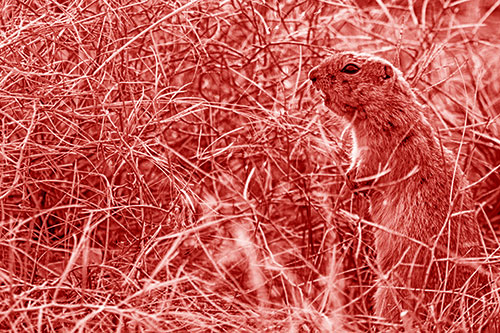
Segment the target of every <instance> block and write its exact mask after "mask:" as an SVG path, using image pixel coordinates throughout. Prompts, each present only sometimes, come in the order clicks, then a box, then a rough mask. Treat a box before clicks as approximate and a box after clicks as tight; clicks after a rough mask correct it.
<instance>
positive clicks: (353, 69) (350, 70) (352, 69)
mask: <svg viewBox="0 0 500 333" xmlns="http://www.w3.org/2000/svg"><path fill="white" fill-rule="evenodd" d="M358 71H359V67H358V65H355V64H347V65H345V66H344V68H342V70H341V72H342V73H347V74H356V73H357V72H358Z"/></svg>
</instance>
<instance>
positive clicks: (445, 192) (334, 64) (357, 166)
mask: <svg viewBox="0 0 500 333" xmlns="http://www.w3.org/2000/svg"><path fill="white" fill-rule="evenodd" d="M309 79H310V80H311V81H312V84H313V86H314V87H315V88H317V89H318V90H320V91H321V92H322V94H323V97H324V104H325V106H326V107H328V108H329V109H330V110H331V111H332V112H334V113H335V114H337V115H338V116H341V117H343V118H344V119H345V120H347V121H348V122H350V124H351V128H352V134H353V141H354V143H353V144H354V148H353V153H352V164H351V167H350V169H349V170H348V171H347V177H348V179H349V182H348V184H351V187H352V189H353V190H355V191H356V190H357V189H360V190H361V189H362V191H363V192H364V193H366V194H367V197H368V198H369V200H370V212H371V217H372V219H373V221H374V222H375V223H377V224H378V225H379V226H380V228H378V229H377V230H376V231H375V250H376V253H377V265H378V269H379V277H380V278H379V282H378V286H377V292H376V294H375V313H376V315H377V316H379V317H380V318H381V319H382V320H384V321H387V322H389V323H393V324H395V325H396V326H397V325H403V327H405V328H408V327H412V329H415V328H419V329H424V330H428V329H430V330H436V329H437V330H438V331H439V330H441V329H451V330H453V331H454V330H464V331H467V330H470V329H474V330H477V329H479V328H482V327H484V326H485V325H489V324H488V321H489V317H493V316H494V315H492V314H491V311H486V310H484V309H483V307H482V306H483V303H482V302H481V299H480V298H481V297H482V296H484V297H483V299H482V300H484V299H485V298H487V296H489V295H490V294H491V285H492V284H491V281H490V279H491V275H490V274H489V269H488V267H487V265H485V263H484V261H485V253H484V251H483V248H482V245H481V244H482V243H481V235H480V228H479V225H478V223H477V221H476V219H475V217H474V212H473V202H472V199H471V195H470V193H469V191H468V190H467V189H466V187H467V184H468V183H467V181H466V179H465V176H464V174H463V172H462V171H461V170H460V168H459V167H458V165H457V162H456V156H454V154H453V153H452V152H451V151H449V150H448V149H446V148H445V147H443V146H442V145H441V144H440V142H439V140H438V138H437V135H436V133H435V132H434V130H433V128H432V127H431V125H430V124H429V122H428V121H427V118H426V115H425V109H424V107H423V106H422V105H420V104H419V103H418V101H417V99H416V96H415V95H414V93H413V91H412V90H411V88H410V85H409V84H408V83H407V82H406V80H405V79H404V77H403V75H402V73H401V72H400V71H399V70H398V69H397V68H395V67H394V66H393V65H392V64H391V63H390V62H388V61H387V60H385V59H382V58H379V57H376V56H373V55H370V54H363V53H356V52H336V53H334V54H333V56H331V57H330V58H328V59H326V60H324V61H323V62H322V63H321V64H320V65H319V66H317V67H316V68H314V69H312V70H311V71H310V73H309ZM396 326H393V327H396ZM386 329H387V327H386Z"/></svg>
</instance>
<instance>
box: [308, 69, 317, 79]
mask: <svg viewBox="0 0 500 333" xmlns="http://www.w3.org/2000/svg"><path fill="white" fill-rule="evenodd" d="M317 72H318V71H317V70H316V68H313V69H311V70H310V71H309V74H308V75H307V76H308V77H309V80H311V81H312V83H314V82H316V80H317V79H318V74H317Z"/></svg>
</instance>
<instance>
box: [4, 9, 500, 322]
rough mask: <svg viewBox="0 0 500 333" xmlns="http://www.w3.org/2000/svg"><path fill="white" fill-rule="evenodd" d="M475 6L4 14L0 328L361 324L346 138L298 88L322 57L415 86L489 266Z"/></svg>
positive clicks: (497, 206) (495, 136)
mask: <svg viewBox="0 0 500 333" xmlns="http://www.w3.org/2000/svg"><path fill="white" fill-rule="evenodd" d="M429 3H430V4H429ZM480 3H481V4H482V7H477V8H476V7H474V5H473V4H468V3H460V2H455V3H454V2H452V1H444V0H442V1H435V2H429V1H413V2H412V1H393V2H391V1H367V2H366V4H363V5H361V1H348V0H346V1H339V2H338V3H337V2H331V1H324V2H321V1H318V2H313V1H305V2H293V1H283V2H281V1H280V2H267V3H265V2H262V1H255V0H242V1H156V0H151V1H135V0H132V1H128V0H123V1H122V0H119V1H83V0H74V1H60V2H58V1H53V0H47V1H45V0H30V1H23V2H19V3H18V2H17V1H9V0H7V1H3V2H2V6H3V7H2V8H0V16H1V17H0V25H1V29H0V73H1V75H0V112H1V113H0V114H1V118H0V119H1V122H0V128H1V133H2V142H1V143H0V152H1V154H0V166H1V169H0V170H1V180H0V208H1V218H0V295H1V296H0V329H2V330H6V331H13V332H59V331H69V332H73V331H92V330H94V331H103V332H119V331H123V332H128V331H137V332H143V331H144V332H154V331H169V332H170V331H171V332H182V331H186V332H208V331H214V332H226V331H229V332H231V331H237V332H263V331H269V332H280V331H281V332H335V331H338V332H341V331H367V330H369V329H370V328H372V327H373V326H374V325H375V323H376V322H377V319H376V318H374V317H373V315H372V313H373V312H372V309H371V307H372V300H371V297H372V294H373V288H374V278H375V275H374V274H375V272H376V267H374V262H373V255H374V254H373V250H372V248H371V233H370V228H371V227H370V224H369V223H368V224H367V223H365V222H363V221H359V220H358V219H357V211H358V210H359V209H363V207H360V205H363V203H362V202H358V201H357V200H355V199H353V198H352V197H351V195H350V193H348V191H346V190H345V189H344V187H343V184H344V180H343V179H344V178H343V175H342V170H345V165H346V163H348V162H347V153H346V150H348V145H349V142H348V141H349V140H348V138H345V137H344V136H342V135H341V129H342V126H341V125H340V124H339V123H338V120H337V119H335V118H332V117H331V116H330V115H329V113H328V111H327V110H326V109H325V107H324V106H323V105H322V103H321V100H320V96H316V95H315V94H312V93H311V91H310V90H309V85H308V83H307V80H306V78H307V72H308V71H309V69H310V68H311V67H312V66H313V65H316V64H317V63H318V62H319V61H320V60H321V59H322V58H323V57H324V56H325V55H326V54H327V53H328V50H329V49H332V48H336V49H344V50H347V49H349V50H359V51H372V52H376V53H377V54H379V55H382V56H385V57H386V58H388V59H389V60H391V61H393V62H394V63H396V64H398V66H399V67H401V69H402V70H403V72H404V73H405V75H406V76H407V77H408V78H409V80H410V81H411V82H412V84H413V85H414V86H415V87H416V88H418V89H419V91H418V94H419V96H420V98H421V99H422V101H425V102H426V103H427V105H428V106H429V112H431V113H432V118H433V120H434V123H435V125H436V127H438V128H439V130H440V133H441V134H442V140H443V142H444V143H445V144H446V145H447V146H449V147H451V148H453V149H454V150H455V151H456V152H460V154H461V165H462V167H463V168H464V170H466V172H467V174H468V176H469V179H470V180H471V184H472V185H471V186H472V189H473V191H474V194H475V198H476V201H477V213H478V217H479V218H480V220H481V223H482V225H483V227H484V231H485V232H484V236H485V241H486V243H487V244H488V246H489V247H490V248H491V251H492V253H493V256H496V258H498V253H497V252H493V251H494V250H495V249H496V250H498V248H499V246H500V243H499V241H498V238H497V237H499V233H500V187H499V184H500V119H499V114H500V99H499V97H498V96H499V92H500V79H499V76H500V74H499V73H500V61H499V60H500V57H499V46H500V43H499V42H498V37H499V36H498V29H497V28H496V27H497V26H498V23H499V22H500V13H499V11H498V10H496V9H495V8H496V7H498V6H499V5H500V3H499V2H498V1H497V2H495V1H480ZM472 9H473V10H472ZM493 258H494V257H493Z"/></svg>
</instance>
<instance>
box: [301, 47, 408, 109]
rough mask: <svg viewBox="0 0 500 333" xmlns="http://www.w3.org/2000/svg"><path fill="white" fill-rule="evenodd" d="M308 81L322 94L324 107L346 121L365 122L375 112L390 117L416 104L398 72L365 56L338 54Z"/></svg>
mask: <svg viewBox="0 0 500 333" xmlns="http://www.w3.org/2000/svg"><path fill="white" fill-rule="evenodd" d="M309 79H310V80H311V81H312V83H313V86H314V87H315V88H317V89H319V90H320V91H321V92H322V93H323V97H324V102H325V106H327V107H328V108H329V109H331V110H332V111H333V112H335V113H336V114H338V115H340V116H343V117H345V118H347V119H353V118H354V117H355V115H357V117H359V118H361V119H366V118H367V117H369V116H370V113H374V112H387V113H390V112H391V111H390V110H391V109H394V108H400V107H401V106H402V105H404V104H406V103H408V102H410V101H414V100H415V97H414V95H413V93H412V91H411V88H410V86H409V85H408V83H407V82H406V81H405V79H404V78H403V75H402V73H401V72H400V71H399V70H398V69H397V68H395V67H394V66H393V65H392V64H391V63H390V62H388V61H387V60H385V59H382V58H379V57H376V56H373V55H370V54H365V53H356V52H336V53H335V54H334V55H333V56H331V57H329V58H327V59H326V60H324V61H323V62H322V63H321V64H320V65H319V66H317V67H315V68H313V69H312V70H311V71H310V72H309ZM405 102H406V103H405ZM380 116H381V115H380V114H379V115H376V117H380ZM359 118H358V119H359Z"/></svg>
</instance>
